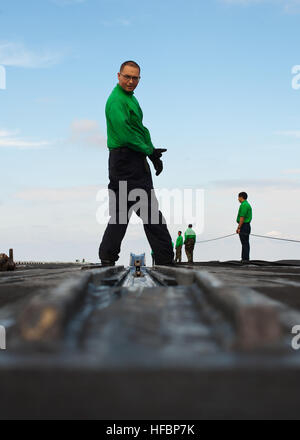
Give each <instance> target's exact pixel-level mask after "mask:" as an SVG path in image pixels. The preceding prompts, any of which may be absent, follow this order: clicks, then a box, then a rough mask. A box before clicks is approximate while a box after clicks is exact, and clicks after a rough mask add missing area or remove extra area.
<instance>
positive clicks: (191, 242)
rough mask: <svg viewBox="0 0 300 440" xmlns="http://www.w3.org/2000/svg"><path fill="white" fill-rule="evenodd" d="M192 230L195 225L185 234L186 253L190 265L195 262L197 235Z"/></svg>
mask: <svg viewBox="0 0 300 440" xmlns="http://www.w3.org/2000/svg"><path fill="white" fill-rule="evenodd" d="M192 228H193V225H189V227H188V229H187V230H186V231H185V234H184V237H185V241H184V244H185V253H186V256H187V259H188V263H190V264H192V263H193V262H194V249H195V244H196V233H195V231H194V230H193V229H192Z"/></svg>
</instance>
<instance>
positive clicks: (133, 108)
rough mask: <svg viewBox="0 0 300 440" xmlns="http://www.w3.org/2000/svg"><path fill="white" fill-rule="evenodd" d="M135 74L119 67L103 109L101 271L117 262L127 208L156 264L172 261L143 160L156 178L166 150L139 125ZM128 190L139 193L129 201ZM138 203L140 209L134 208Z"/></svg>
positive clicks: (132, 67)
mask: <svg viewBox="0 0 300 440" xmlns="http://www.w3.org/2000/svg"><path fill="white" fill-rule="evenodd" d="M140 73H141V69H140V66H139V65H138V64H137V63H136V62H134V61H126V62H125V63H123V64H122V66H121V68H120V72H119V73H118V80H119V82H118V84H117V85H116V87H115V88H114V89H113V91H112V93H111V94H110V96H109V98H108V100H107V103H106V107H105V115H106V122H107V146H108V149H109V185H108V188H109V190H110V191H109V203H110V216H111V219H110V222H109V224H108V226H107V228H106V231H105V233H104V236H103V239H102V243H101V245H100V248H99V258H100V260H101V262H102V265H103V266H113V265H115V262H116V261H117V260H118V259H119V254H120V250H121V244H122V240H123V238H124V236H125V233H126V230H127V227H128V223H129V220H130V215H131V213H132V209H131V208H133V209H134V210H135V212H136V214H137V215H139V216H140V217H141V218H142V220H143V223H144V230H145V233H146V236H147V239H148V241H149V244H150V246H151V249H153V252H154V255H155V262H156V264H159V265H172V264H173V260H174V252H173V249H172V244H171V243H172V239H171V236H170V234H169V231H168V229H167V226H166V221H165V219H164V217H163V215H162V213H161V212H160V211H159V207H158V201H157V199H156V197H155V193H154V190H153V181H152V176H151V170H150V166H149V164H148V162H147V158H149V159H150V161H151V162H152V163H153V165H154V168H155V170H156V175H157V176H158V175H159V174H160V173H161V172H162V171H163V162H162V160H161V157H162V154H163V153H164V152H166V151H167V150H166V149H157V148H155V147H154V146H153V144H152V141H151V136H150V133H149V130H148V129H147V128H146V127H145V126H144V125H143V112H142V109H141V107H140V105H139V103H138V101H137V99H136V97H135V96H134V91H135V89H136V88H137V86H138V84H139V82H140V78H141V77H140ZM133 190H138V192H139V195H137V196H136V195H135V197H136V199H135V200H132V198H131V197H130V198H129V195H132V193H131V194H130V192H131V191H133ZM136 192H137V191H136ZM140 194H142V195H140ZM138 198H139V199H138ZM141 198H143V200H142V202H143V203H144V205H143V206H144V208H145V209H138V208H134V207H135V205H137V202H139V201H140V200H141ZM137 199H138V200H137ZM153 219H154V220H153Z"/></svg>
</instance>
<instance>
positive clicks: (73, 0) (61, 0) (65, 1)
mask: <svg viewBox="0 0 300 440" xmlns="http://www.w3.org/2000/svg"><path fill="white" fill-rule="evenodd" d="M51 1H52V3H56V4H57V5H60V6H65V5H76V4H79V3H85V2H86V1H87V0H51Z"/></svg>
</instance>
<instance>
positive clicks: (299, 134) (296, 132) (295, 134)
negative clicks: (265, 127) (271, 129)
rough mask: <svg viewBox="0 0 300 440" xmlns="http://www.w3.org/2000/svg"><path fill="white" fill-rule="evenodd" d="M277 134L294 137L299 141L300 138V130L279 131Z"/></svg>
mask: <svg viewBox="0 0 300 440" xmlns="http://www.w3.org/2000/svg"><path fill="white" fill-rule="evenodd" d="M275 134H276V135H279V136H288V137H293V138H295V139H299V138H300V130H285V131H277V132H275Z"/></svg>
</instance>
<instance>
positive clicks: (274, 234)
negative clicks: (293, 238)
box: [266, 231, 283, 238]
mask: <svg viewBox="0 0 300 440" xmlns="http://www.w3.org/2000/svg"><path fill="white" fill-rule="evenodd" d="M266 235H267V236H268V237H274V238H281V237H282V236H283V234H282V232H279V231H270V232H267V233H266Z"/></svg>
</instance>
